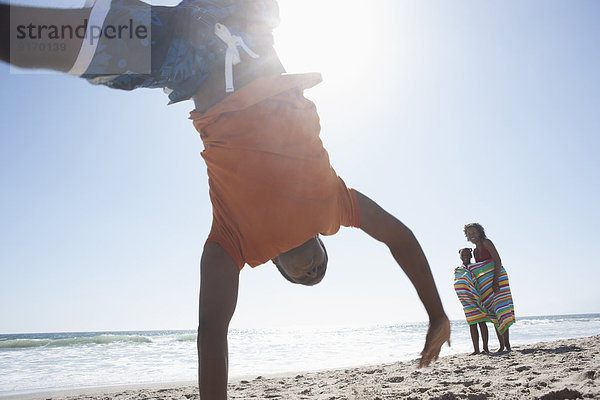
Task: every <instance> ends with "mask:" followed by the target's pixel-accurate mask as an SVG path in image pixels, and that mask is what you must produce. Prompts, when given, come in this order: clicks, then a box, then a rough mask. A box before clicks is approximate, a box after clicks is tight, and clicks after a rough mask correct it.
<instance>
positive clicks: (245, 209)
mask: <svg viewBox="0 0 600 400" xmlns="http://www.w3.org/2000/svg"><path fill="white" fill-rule="evenodd" d="M117 3H118V4H119V7H120V9H121V11H120V12H122V10H126V9H127V4H128V3H127V2H122V1H116V0H115V1H114V3H113V4H117ZM211 3H215V4H218V3H219V2H211ZM224 3H227V4H229V3H231V2H229V1H228V2H224ZM237 3H240V5H241V6H243V7H244V8H243V9H244V10H248V7H251V6H252V5H253V4H254V3H257V4H258V3H260V4H258V5H259V6H260V7H258V6H257V7H255V8H252V9H260V10H262V9H265V10H267V11H268V13H269V18H268V19H265V20H260V19H249V18H248V17H247V15H248V14H247V13H245V12H244V13H241V14H239V15H228V16H227V18H226V19H225V20H219V19H218V18H217V17H218V15H216V14H215V15H211V18H212V23H213V25H211V29H213V27H214V31H215V35H217V36H218V38H220V39H222V40H223V41H224V43H225V44H224V46H225V47H227V51H224V52H222V53H217V54H218V55H219V56H221V55H222V56H223V58H221V59H220V61H221V62H222V64H220V65H221V67H222V65H223V64H225V67H226V68H225V74H224V73H223V69H222V68H221V67H220V68H217V69H214V70H211V71H210V72H209V73H207V74H206V76H203V77H202V81H201V84H200V85H199V86H198V87H194V90H195V94H194V96H193V99H194V102H195V106H196V108H195V110H194V111H193V112H191V114H190V119H191V120H192V121H193V124H194V127H195V128H196V130H197V131H198V133H199V134H200V137H201V138H202V141H203V144H204V151H203V152H202V157H203V159H204V160H205V162H206V166H207V173H208V177H209V190H210V199H211V203H212V206H213V223H212V228H211V231H210V234H209V236H208V238H207V241H206V243H205V245H204V250H203V253H202V258H201V266H200V268H201V283H200V304H199V328H198V343H197V344H198V359H199V360H198V372H199V388H200V395H201V398H202V399H203V400H214V399H217V400H220V399H226V398H227V376H228V347H227V333H228V327H229V322H230V320H231V318H232V316H233V313H234V311H235V308H236V302H237V295H238V285H239V271H240V270H241V269H242V268H243V267H244V266H245V265H246V264H248V265H249V266H251V267H256V266H258V265H261V264H264V263H267V262H269V261H272V262H273V263H274V264H275V266H276V267H277V269H278V270H279V271H280V272H281V274H282V275H283V276H284V277H285V278H286V279H288V280H289V281H291V282H293V283H296V284H301V285H306V286H312V285H315V284H317V283H319V282H320V281H321V280H322V279H323V277H324V275H325V272H326V269H327V263H328V255H327V252H326V250H325V247H324V244H323V242H322V240H321V238H320V235H333V234H335V233H336V232H337V231H338V230H339V229H340V226H352V227H356V228H359V229H361V230H362V231H363V232H365V233H366V234H367V235H369V236H371V237H372V238H373V239H375V240H377V241H379V242H382V243H384V244H385V245H386V246H387V247H388V249H389V251H390V253H391V255H392V257H393V259H394V260H395V261H396V262H397V264H398V265H399V266H400V267H401V268H402V270H403V271H404V272H405V273H406V275H407V276H408V278H409V279H410V281H411V283H412V284H413V286H414V287H415V289H416V291H417V293H418V295H419V298H420V300H421V302H422V304H423V306H424V307H425V310H426V312H427V314H428V317H429V328H428V331H427V335H426V338H425V346H424V348H423V351H422V352H421V355H422V358H421V360H420V362H419V367H422V366H427V365H429V364H430V363H431V362H432V361H434V360H436V359H437V358H438V355H439V352H440V348H441V346H442V345H443V343H444V342H449V339H450V324H449V320H448V318H447V316H446V314H445V312H444V308H443V306H442V302H441V300H440V297H439V294H438V291H437V288H436V285H435V282H434V279H433V276H432V273H431V270H430V268H429V264H428V262H427V259H426V257H425V254H424V253H423V251H422V249H421V246H420V244H419V242H418V241H417V239H416V238H415V236H414V235H413V233H412V231H411V230H410V229H409V228H407V227H406V226H405V225H404V224H403V223H402V222H400V221H399V220H398V219H396V218H395V217H394V216H392V215H391V214H389V213H388V212H386V211H385V210H384V209H382V208H381V207H380V206H379V205H378V204H377V203H375V202H374V201H373V200H371V199H370V198H369V197H367V196H366V195H364V194H362V193H361V192H359V191H358V190H355V189H352V188H349V187H347V186H346V184H345V182H344V181H343V180H342V179H341V178H340V177H339V176H338V175H337V174H336V172H335V171H334V169H333V168H332V167H331V165H330V162H329V155H328V153H327V151H326V150H325V149H324V147H323V144H322V142H321V140H320V138H319V135H320V123H319V115H318V113H317V110H316V107H315V105H314V104H313V103H312V102H311V101H309V100H308V99H306V98H305V97H304V94H303V92H304V90H305V89H308V88H310V87H313V86H315V85H317V84H318V83H319V82H320V81H321V77H320V75H319V74H314V73H313V74H293V75H288V74H285V73H284V72H285V70H284V68H283V66H282V64H281V62H280V60H279V58H278V56H277V54H276V53H275V50H274V48H273V46H272V39H270V38H271V31H272V29H273V24H272V22H273V18H272V16H273V14H274V13H273V10H276V4H274V1H264V2H260V1H252V0H238V1H233V4H234V5H235V4H237ZM181 4H182V5H183V7H181V8H180V9H178V11H180V12H178V13H177V14H176V17H177V18H180V17H181V16H182V15H183V16H185V15H186V13H187V12H188V10H189V12H190V13H191V12H193V11H194V10H196V11H198V9H201V8H202V7H203V4H204V2H200V1H193V0H184V1H183V2H182V3H181ZM111 7H112V6H111ZM178 7H179V6H178ZM36 10H37V11H36ZM161 10H162V11H163V12H167V11H168V10H166V8H164V7H163V8H162V9H161ZM0 11H1V12H2V13H3V15H2V18H3V19H4V18H5V16H6V15H5V14H6V13H7V12H8V11H7V7H2V8H0ZM105 11H106V12H105V13H104V14H103V15H104V16H106V15H109V16H111V15H113V14H111V9H108V10H105ZM90 12H91V14H92V15H95V14H94V12H95V8H92V9H91V10H88V11H86V12H83V13H71V14H72V15H76V18H81V17H82V15H87V14H89V13H90ZM44 13H45V11H44V9H33V8H32V9H28V10H27V12H26V13H25V12H24V13H18V12H16V13H14V14H13V15H27V16H28V18H32V16H33V15H36V16H37V17H39V18H40V20H43V16H44ZM86 13H87V14H86ZM96 14H97V15H100V14H99V13H96ZM54 15H56V12H55V13H54ZM204 15H205V14H202V13H201V12H200V13H198V16H199V18H201V17H204ZM63 17H64V18H63V19H68V16H67V15H65V16H63ZM174 18H175V17H174ZM215 19H216V21H215ZM17 22H18V21H17ZM24 22H25V21H24ZM63 22H64V21H63ZM72 22H73V24H74V25H76V24H77V23H79V22H80V21H79V20H75V21H72ZM202 22H203V26H206V21H202ZM171 23H177V19H176V18H175V19H174V20H172V21H171ZM192 23H193V21H192ZM225 23H227V24H229V25H230V26H239V27H242V29H243V30H244V32H245V33H247V34H249V35H250V36H255V37H259V38H260V40H256V41H255V42H254V45H253V47H252V49H249V48H248V46H246V44H245V43H244V41H243V39H242V38H241V36H235V35H232V34H231V33H230V31H229V30H228V29H227V26H226V25H224V24H225ZM192 27H193V25H192ZM188 32H189V34H190V35H192V36H193V35H194V30H193V29H189V31H188ZM154 36H155V37H153V39H152V41H153V44H154V42H155V41H156V42H157V43H158V42H160V39H161V37H160V35H158V34H157V35H154ZM180 39H181V37H178V40H180ZM2 40H5V41H6V40H7V38H6V37H4V38H3V39H2ZM190 42H192V41H190ZM178 43H180V42H178ZM191 46H192V47H193V45H191ZM238 47H242V48H244V50H245V52H240V53H241V54H240V53H238V51H237V48H238ZM2 48H3V49H6V43H5V44H4V45H3V46H2ZM107 48H108V47H103V48H102V49H103V51H104V50H106V49H107ZM108 50H110V49H108ZM90 51H92V50H90ZM99 51H100V50H99ZM2 54H6V52H2ZM92 54H93V53H92ZM168 54H170V53H168ZM117 55H118V57H116V58H115V59H117V60H119V59H120V60H121V61H123V60H124V59H125V58H126V57H127V55H126V54H117ZM75 56H76V54H70V57H71V58H70V59H69V60H58V61H57V60H53V64H49V65H43V62H44V60H43V59H36V60H35V65H33V64H27V62H29V60H24V61H22V63H20V65H21V66H24V67H26V66H29V67H47V68H48V67H49V68H52V67H53V66H54V69H58V70H63V71H64V70H70V66H69V64H70V63H71V62H72V60H73V59H74V58H75ZM113 56H114V54H113ZM76 58H77V59H80V58H81V57H79V56H78V57H76ZM3 59H4V60H6V61H8V59H7V57H6V56H3ZM233 60H235V62H234V61H233ZM125 61H126V60H125ZM152 61H153V62H154V57H153V59H152ZM181 62H185V60H182V61H181ZM92 64H93V59H92ZM57 65H60V68H58V67H56V66H57ZM175 67H177V65H176V66H175ZM153 71H154V69H153ZM192 72H194V71H192ZM192 75H193V74H192ZM233 76H235V78H236V80H235V89H236V90H235V91H234V89H233V80H232V77H233ZM123 77H126V74H125V75H120V76H117V77H114V76H113V77H109V78H110V79H111V80H105V81H100V82H99V83H103V84H107V85H109V86H111V85H116V84H119V85H120V84H122V82H123V81H127V79H126V78H123ZM99 78H101V79H108V78H107V77H99ZM88 79H91V77H90V74H88ZM140 79H141V78H140ZM144 79H146V80H152V79H153V77H152V76H144ZM128 82H129V81H128ZM144 82H146V81H143V80H136V81H135V82H133V83H140V85H142V86H143V84H144ZM152 82H153V83H152V85H158V84H160V80H156V79H155V80H154V81H152ZM190 82H192V81H190ZM130 83H131V82H130ZM180 83H181V81H178V83H177V85H176V86H175V87H176V89H177V90H176V91H175V92H174V93H175V94H176V95H177V96H176V97H172V98H171V99H172V101H175V100H177V101H179V100H181V99H182V97H185V96H186V93H188V92H189V90H190V87H189V86H186V85H183V86H182V85H181V84H180ZM190 85H191V83H190ZM111 87H115V86H111ZM135 87H141V86H133V87H128V88H129V89H131V88H135ZM120 88H122V87H120ZM171 89H172V88H171ZM365 273H377V272H376V271H371V270H370V269H369V270H365Z"/></svg>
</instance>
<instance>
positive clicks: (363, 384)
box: [9, 335, 600, 400]
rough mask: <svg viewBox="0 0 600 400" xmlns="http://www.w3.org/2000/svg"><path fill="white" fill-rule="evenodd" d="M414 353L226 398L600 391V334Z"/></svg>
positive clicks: (137, 396) (126, 395) (239, 388)
mask: <svg viewBox="0 0 600 400" xmlns="http://www.w3.org/2000/svg"><path fill="white" fill-rule="evenodd" d="M416 363H417V361H416V360H411V361H403V362H398V363H391V364H381V365H374V366H367V367H359V368H343V369H334V370H324V371H319V372H306V373H297V374H291V375H286V376H256V377H252V378H246V379H238V380H232V381H231V383H230V384H229V398H230V399H292V400H296V399H297V400H300V399H306V400H313V399H314V400H317V399H318V400H321V399H323V400H324V399H327V400H334V399H336V400H342V399H348V400H350V399H368V400H376V399H379V400H385V399H415V400H416V399H428V400H429V399H440V400H442V399H443V400H452V399H469V400H478V399H544V400H549V399H580V398H583V399H588V398H589V399H600V335H597V336H591V337H586V338H578V339H565V340H558V341H552V342H540V343H536V344H531V345H523V346H514V347H513V350H512V351H511V352H509V353H502V354H491V355H483V354H480V355H468V354H455V355H450V356H445V357H441V358H440V359H439V360H438V361H437V362H436V363H434V364H432V365H431V366H430V367H428V368H423V369H417V368H416ZM9 398H11V399H15V398H20V399H31V400H33V399H35V400H37V399H52V400H75V399H84V400H107V399H117V400H142V399H160V400H171V399H172V400H181V399H198V398H199V396H198V394H197V388H196V386H195V385H194V383H193V382H188V383H185V384H163V385H161V384H157V385H145V386H135V387H112V388H96V389H87V390H80V391H71V392H57V393H42V394H34V395H27V396H19V397H9Z"/></svg>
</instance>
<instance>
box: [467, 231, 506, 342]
mask: <svg viewBox="0 0 600 400" xmlns="http://www.w3.org/2000/svg"><path fill="white" fill-rule="evenodd" d="M464 233H465V236H466V237H467V240H468V241H470V242H471V243H473V244H474V245H475V251H474V254H473V255H474V256H475V262H476V263H478V264H480V265H479V266H478V267H477V268H475V269H474V270H473V272H474V275H475V279H476V280H477V282H478V283H479V287H480V294H481V303H482V304H483V305H484V306H485V307H486V309H487V310H488V313H489V314H491V315H492V316H493V317H494V321H493V322H494V326H495V328H496V334H497V335H498V341H499V342H500V348H499V349H498V352H501V351H504V349H506V350H507V351H510V350H511V347H510V341H509V334H508V328H509V327H510V325H512V324H513V323H514V322H515V314H514V307H513V301H512V295H511V293H510V286H509V284H508V275H507V274H506V271H505V270H504V268H503V267H502V260H501V259H500V255H499V254H498V251H497V250H496V246H494V243H492V241H491V240H490V239H488V238H487V237H486V236H485V230H484V229H483V226H481V225H480V224H478V223H471V224H467V225H465V227H464Z"/></svg>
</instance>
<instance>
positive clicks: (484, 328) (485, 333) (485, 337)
mask: <svg viewBox="0 0 600 400" xmlns="http://www.w3.org/2000/svg"><path fill="white" fill-rule="evenodd" d="M479 330H480V331H481V341H482V342H483V352H484V353H489V352H490V349H489V347H488V339H489V336H490V335H489V333H488V328H487V325H486V324H485V322H480V323H479Z"/></svg>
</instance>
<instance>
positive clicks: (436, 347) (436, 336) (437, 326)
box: [419, 314, 450, 368]
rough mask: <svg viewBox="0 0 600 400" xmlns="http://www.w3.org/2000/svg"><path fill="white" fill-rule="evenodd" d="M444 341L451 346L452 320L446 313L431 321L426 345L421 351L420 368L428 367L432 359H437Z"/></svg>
mask: <svg viewBox="0 0 600 400" xmlns="http://www.w3.org/2000/svg"><path fill="white" fill-rule="evenodd" d="M444 343H448V346H450V321H449V320H448V317H446V315H445V314H444V315H443V316H442V317H439V318H437V319H433V320H430V321H429V329H428V330H427V336H426V337H425V347H424V348H423V351H422V352H421V359H420V360H419V368H422V367H427V366H428V365H429V364H431V362H432V361H435V360H437V359H438V357H439V355H440V349H441V347H442V345H443V344H444Z"/></svg>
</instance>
